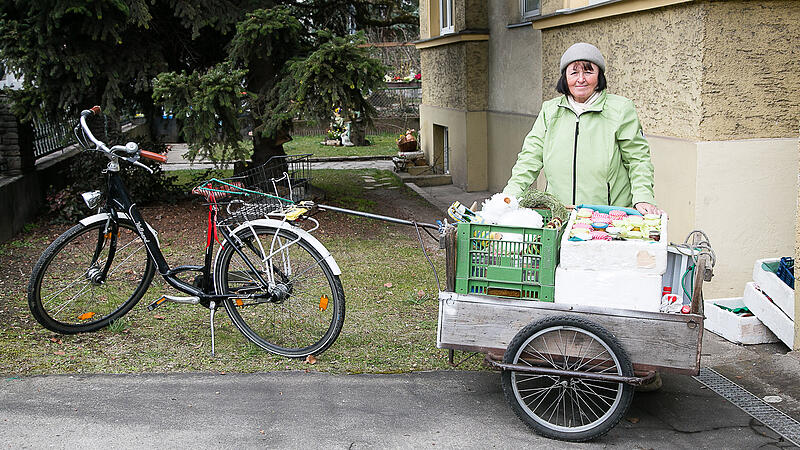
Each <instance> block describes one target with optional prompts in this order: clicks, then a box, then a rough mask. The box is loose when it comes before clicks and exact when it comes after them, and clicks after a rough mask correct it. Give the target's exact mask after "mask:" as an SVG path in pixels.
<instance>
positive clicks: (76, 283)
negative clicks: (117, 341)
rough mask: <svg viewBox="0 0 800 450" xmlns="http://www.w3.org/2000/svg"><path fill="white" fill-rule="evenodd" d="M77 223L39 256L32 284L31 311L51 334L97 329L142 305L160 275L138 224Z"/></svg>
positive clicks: (30, 288)
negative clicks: (111, 228)
mask: <svg viewBox="0 0 800 450" xmlns="http://www.w3.org/2000/svg"><path fill="white" fill-rule="evenodd" d="M105 227H106V222H105V221H101V222H96V223H93V224H91V225H88V226H86V225H83V224H80V223H79V224H77V225H75V226H74V227H72V228H70V229H69V230H67V231H66V232H65V233H64V234H62V235H61V236H59V237H58V238H57V239H56V240H55V241H53V243H52V244H50V246H49V247H47V249H46V250H45V251H44V253H42V256H41V257H39V261H37V263H36V265H35V266H34V268H33V272H32V273H31V280H30V283H29V284H28V307H29V308H30V310H31V313H32V314H33V317H34V318H35V319H36V321H37V322H39V323H40V324H41V325H42V326H43V327H45V328H47V329H48V330H52V331H55V332H57V333H63V334H74V333H82V332H88V331H95V330H98V329H100V328H103V327H105V326H106V325H108V324H109V323H111V321H113V320H116V319H118V318H120V317H122V316H123V315H125V314H126V313H127V312H128V311H130V310H131V308H133V306H134V305H136V302H138V301H139V299H141V298H142V296H143V295H144V293H145V292H146V291H147V288H148V287H149V286H150V282H151V281H152V279H153V273H154V271H155V268H154V265H153V262H152V261H151V260H150V258H149V257H148V254H147V249H146V248H145V246H144V243H143V242H142V240H141V239H140V238H139V235H138V234H136V230H135V228H134V226H133V224H132V223H131V222H129V221H127V220H124V219H123V220H119V227H118V229H117V232H116V233H113V232H108V233H106V230H105Z"/></svg>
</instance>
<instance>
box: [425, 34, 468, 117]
mask: <svg viewBox="0 0 800 450" xmlns="http://www.w3.org/2000/svg"><path fill="white" fill-rule="evenodd" d="M419 56H420V66H421V67H422V73H423V74H424V76H425V79H424V80H423V81H422V103H423V104H425V105H435V106H439V107H443V108H452V109H462V110H466V109H467V77H466V76H464V74H465V72H466V52H465V49H464V46H463V44H449V45H441V46H438V47H432V48H425V49H422V50H420V53H419ZM433 80H435V82H434V81H433ZM421 114H422V113H421V112H420V115H421Z"/></svg>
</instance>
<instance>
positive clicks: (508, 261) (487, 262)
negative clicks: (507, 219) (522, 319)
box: [455, 210, 563, 302]
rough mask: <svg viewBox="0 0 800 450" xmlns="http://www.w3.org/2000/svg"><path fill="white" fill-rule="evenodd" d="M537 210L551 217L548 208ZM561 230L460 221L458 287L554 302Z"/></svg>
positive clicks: (465, 290)
mask: <svg viewBox="0 0 800 450" xmlns="http://www.w3.org/2000/svg"><path fill="white" fill-rule="evenodd" d="M537 211H538V212H539V213H540V214H542V217H543V218H544V220H545V222H547V221H548V220H549V219H550V211H549V210H537ZM562 229H563V227H562ZM560 235H561V230H553V229H547V228H522V227H508V226H500V225H481V224H474V223H459V224H458V230H457V235H456V249H457V250H456V280H455V291H456V292H457V293H459V294H478V295H491V296H495V297H504V298H517V299H522V300H536V301H543V302H552V301H553V293H554V290H555V288H554V285H555V273H556V266H557V265H558V248H559V243H560Z"/></svg>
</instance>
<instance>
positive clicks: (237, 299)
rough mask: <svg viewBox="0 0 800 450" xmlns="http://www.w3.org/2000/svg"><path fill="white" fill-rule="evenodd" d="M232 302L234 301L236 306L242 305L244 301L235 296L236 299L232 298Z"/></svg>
mask: <svg viewBox="0 0 800 450" xmlns="http://www.w3.org/2000/svg"><path fill="white" fill-rule="evenodd" d="M233 302H234V303H236V306H242V305H244V302H243V301H242V299H240V298H236V299H234V300H233Z"/></svg>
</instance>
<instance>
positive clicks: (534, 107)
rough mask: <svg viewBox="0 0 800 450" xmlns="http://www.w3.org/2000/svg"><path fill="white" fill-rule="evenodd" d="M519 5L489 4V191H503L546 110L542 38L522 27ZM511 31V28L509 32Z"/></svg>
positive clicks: (509, 0)
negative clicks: (526, 140) (524, 144)
mask: <svg viewBox="0 0 800 450" xmlns="http://www.w3.org/2000/svg"><path fill="white" fill-rule="evenodd" d="M520 20H521V16H520V11H519V1H518V0H497V1H492V2H489V33H490V36H491V38H490V39H489V56H488V61H489V62H488V65H489V87H488V95H489V100H488V109H489V113H488V115H487V120H488V123H487V132H488V139H487V145H488V158H487V168H486V169H487V172H488V180H487V181H488V190H489V191H490V192H499V191H501V190H502V189H503V188H504V187H505V185H506V183H507V182H508V178H509V177H510V176H511V168H512V167H513V166H514V163H515V162H516V161H517V154H518V153H519V151H520V149H521V147H522V141H523V139H524V138H525V135H527V134H528V132H529V131H530V129H531V127H532V126H533V121H534V120H535V119H536V115H537V114H538V113H539V108H540V107H541V97H542V70H541V64H540V61H541V51H542V49H541V32H539V31H538V30H534V29H533V27H531V26H530V25H526V26H513V25H515V24H516V23H518V22H520ZM509 25H512V26H511V27H509Z"/></svg>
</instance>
